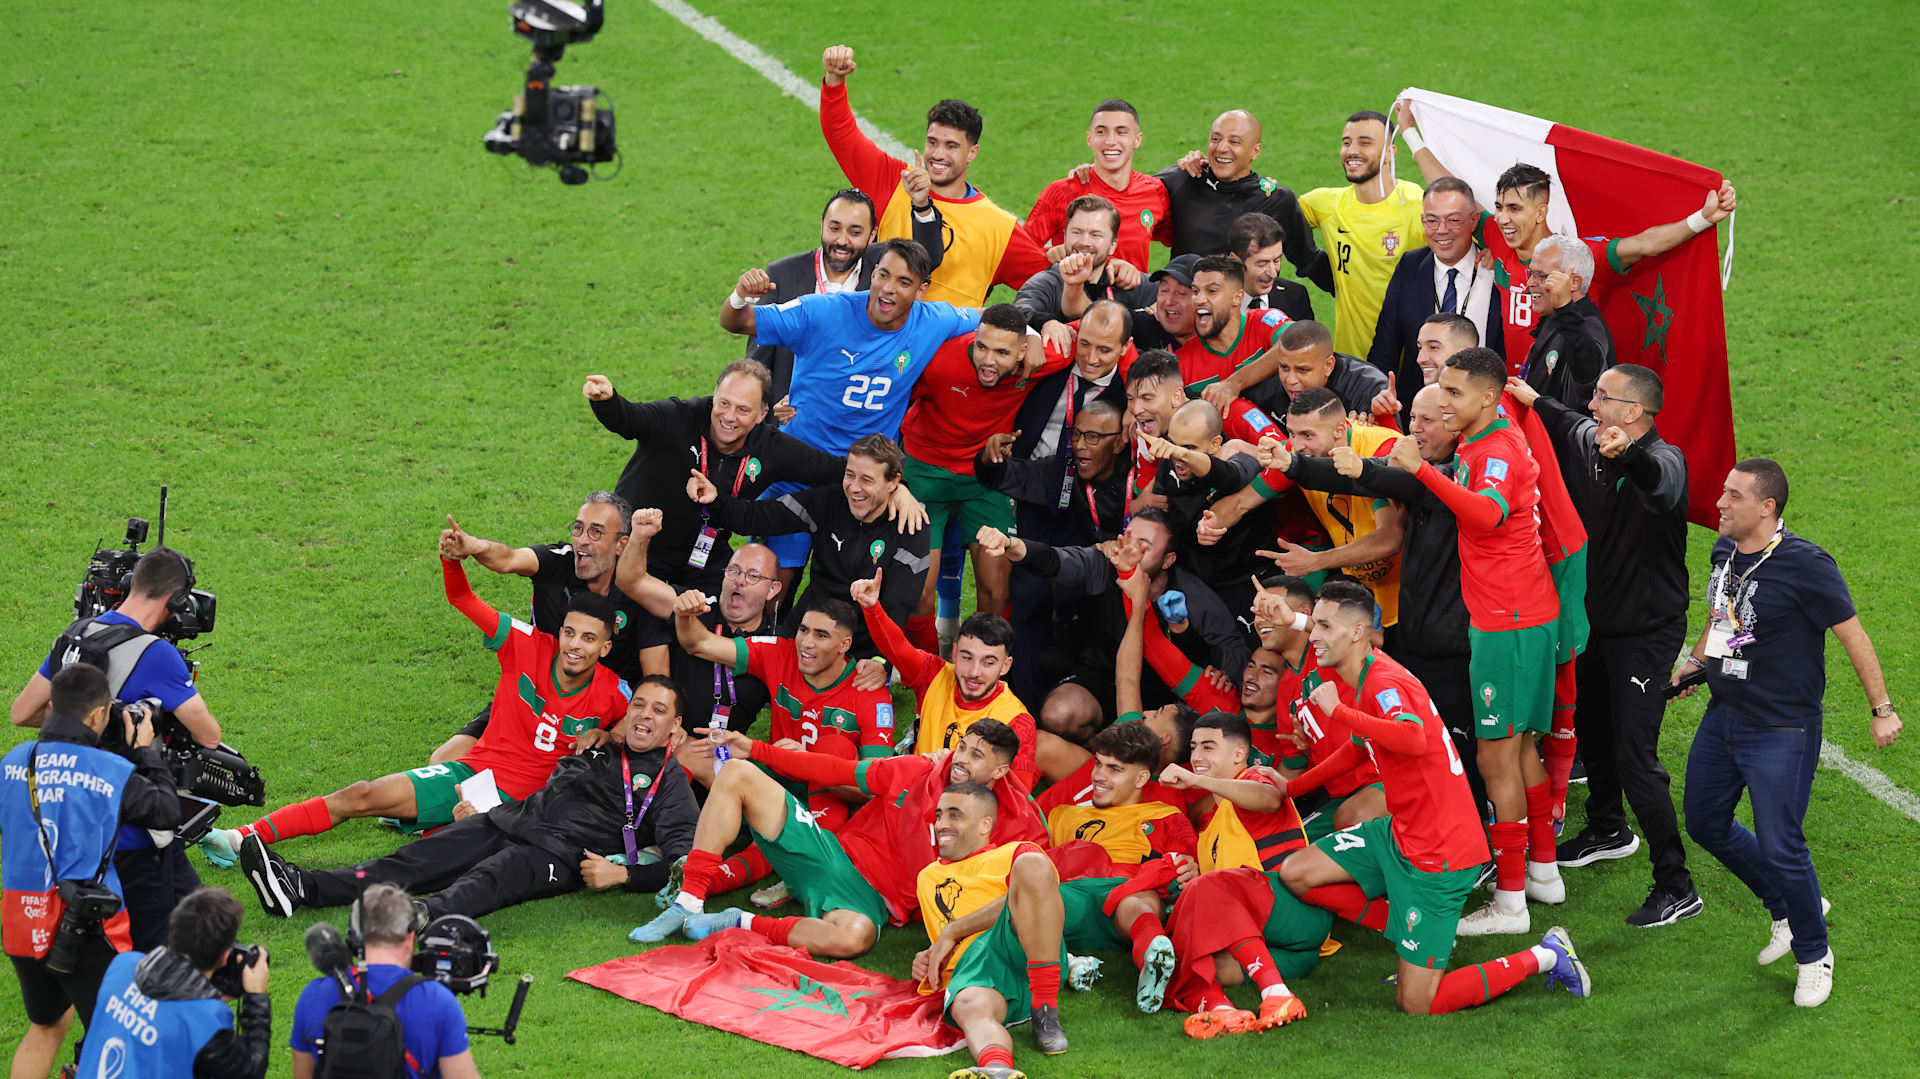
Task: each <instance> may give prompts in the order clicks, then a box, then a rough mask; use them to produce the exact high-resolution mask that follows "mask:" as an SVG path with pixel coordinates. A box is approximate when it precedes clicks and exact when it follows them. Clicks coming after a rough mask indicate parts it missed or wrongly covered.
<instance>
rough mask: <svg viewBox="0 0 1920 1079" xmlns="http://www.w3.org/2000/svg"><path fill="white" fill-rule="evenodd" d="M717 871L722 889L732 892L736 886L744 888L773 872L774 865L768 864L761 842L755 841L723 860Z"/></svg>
mask: <svg viewBox="0 0 1920 1079" xmlns="http://www.w3.org/2000/svg"><path fill="white" fill-rule="evenodd" d="M715 872H717V873H718V874H719V884H720V887H721V890H722V891H729V892H730V891H732V890H733V889H735V888H744V887H746V886H747V885H749V884H752V883H753V882H755V881H757V880H759V879H760V878H762V877H764V876H766V875H767V874H769V873H771V872H773V867H772V866H770V865H768V864H767V858H766V855H764V854H761V853H760V844H758V843H754V844H751V845H750V846H748V847H747V849H746V850H743V851H741V852H740V853H738V854H736V855H734V856H733V857H731V858H728V859H727V860H726V861H724V862H721V863H720V866H719V868H718V869H717V870H716V871H715Z"/></svg>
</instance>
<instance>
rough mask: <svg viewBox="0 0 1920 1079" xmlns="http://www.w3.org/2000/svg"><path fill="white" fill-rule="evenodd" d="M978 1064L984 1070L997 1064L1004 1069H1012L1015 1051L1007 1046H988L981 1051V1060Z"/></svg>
mask: <svg viewBox="0 0 1920 1079" xmlns="http://www.w3.org/2000/svg"><path fill="white" fill-rule="evenodd" d="M976 1063H978V1064H979V1065H980V1066H981V1067H983V1068H991V1067H993V1066H994V1065H995V1064H998V1065H1000V1066H1001V1067H1003V1068H1011V1067H1013V1049H1012V1048H1011V1047H1009V1046H1005V1045H993V1046H988V1047H987V1048H985V1049H982V1050H980V1058H979V1060H977V1061H976Z"/></svg>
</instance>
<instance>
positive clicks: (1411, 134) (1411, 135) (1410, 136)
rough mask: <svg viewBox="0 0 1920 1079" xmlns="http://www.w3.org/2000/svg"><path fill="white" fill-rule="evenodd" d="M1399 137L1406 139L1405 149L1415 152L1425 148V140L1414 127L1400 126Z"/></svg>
mask: <svg viewBox="0 0 1920 1079" xmlns="http://www.w3.org/2000/svg"><path fill="white" fill-rule="evenodd" d="M1400 137H1401V138H1402V139H1404V140H1406V144H1407V149H1409V150H1412V151H1413V152H1414V153H1416V154H1417V153H1419V152H1420V151H1422V150H1424V149H1426V148H1427V140H1425V139H1423V138H1421V137H1420V132H1419V131H1417V130H1415V129H1414V128H1411V127H1409V128H1402V129H1401V131H1400Z"/></svg>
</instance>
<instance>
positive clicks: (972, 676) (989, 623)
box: [853, 570, 1040, 787]
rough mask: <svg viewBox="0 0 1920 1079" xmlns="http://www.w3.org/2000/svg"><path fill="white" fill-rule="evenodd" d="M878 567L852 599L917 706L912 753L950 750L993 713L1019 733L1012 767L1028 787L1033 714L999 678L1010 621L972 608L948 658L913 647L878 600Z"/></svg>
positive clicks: (1007, 658) (1008, 648)
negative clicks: (909, 690)
mask: <svg viewBox="0 0 1920 1079" xmlns="http://www.w3.org/2000/svg"><path fill="white" fill-rule="evenodd" d="M880 577H881V573H880V571H878V570H876V571H874V574H873V576H872V577H871V578H869V579H867V580H864V581H855V582H854V583H853V601H854V602H855V603H858V604H859V605H860V614H861V616H862V617H864V618H865V619H866V621H867V632H868V633H870V634H872V635H873V643H874V644H875V645H876V646H878V647H879V649H880V655H881V656H883V657H885V658H886V661H887V662H888V663H891V664H893V666H894V669H895V670H897V671H899V672H900V681H901V683H902V684H903V685H905V686H906V687H907V688H909V689H911V690H913V697H914V700H915V702H917V704H918V706H919V710H918V716H919V718H918V719H917V720H916V721H915V726H916V731H915V734H914V740H913V751H914V752H915V753H937V752H939V751H940V750H943V749H953V748H955V747H956V746H958V745H959V744H960V739H961V738H962V737H963V736H964V735H965V734H966V733H967V730H968V728H970V727H972V726H973V725H974V724H975V723H978V722H979V721H981V720H983V719H993V720H998V721H999V722H1001V723H1005V724H1006V725H1007V726H1008V727H1011V728H1012V729H1013V732H1014V734H1016V735H1018V736H1019V738H1020V752H1019V754H1018V755H1017V756H1015V757H1014V759H1013V774H1014V776H1015V778H1017V779H1019V780H1020V782H1022V783H1024V784H1026V785H1027V786H1028V787H1032V786H1033V784H1034V782H1035V781H1036V780H1037V779H1039V778H1040V774H1039V772H1038V771H1036V770H1035V769H1034V765H1033V717H1032V716H1031V715H1028V714H1027V706H1026V705H1024V704H1021V703H1020V698H1019V697H1016V696H1014V694H1013V690H1012V689H1010V688H1009V687H1008V686H1007V684H1006V683H1005V682H1004V681H1002V679H1004V678H1005V677H1006V674H1007V672H1008V671H1009V670H1011V669H1012V665H1013V656H1012V652H1013V627H1012V626H1010V625H1008V624H1007V620H1006V619H1004V618H1002V617H1000V616H999V615H997V614H990V613H988V612H986V611H981V612H978V613H976V614H975V615H974V616H973V617H971V618H969V619H967V620H966V621H965V622H962V623H961V624H960V633H959V635H958V636H957V637H956V638H955V639H954V642H953V659H952V661H951V662H949V661H948V660H944V659H941V658H940V657H939V656H937V655H935V654H933V653H931V652H923V651H921V650H920V649H918V648H915V647H914V646H913V645H912V643H910V642H909V641H908V640H907V638H906V636H905V635H904V634H902V633H901V632H900V627H899V626H896V625H894V623H893V620H892V619H890V618H888V617H887V612H886V611H884V610H882V609H881V607H880Z"/></svg>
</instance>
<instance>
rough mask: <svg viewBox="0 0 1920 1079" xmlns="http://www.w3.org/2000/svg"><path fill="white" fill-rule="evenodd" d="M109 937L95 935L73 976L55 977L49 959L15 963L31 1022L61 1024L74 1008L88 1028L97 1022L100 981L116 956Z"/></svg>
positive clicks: (13, 956)
mask: <svg viewBox="0 0 1920 1079" xmlns="http://www.w3.org/2000/svg"><path fill="white" fill-rule="evenodd" d="M117 954H119V953H117V952H115V951H114V950H113V945H111V944H108V943H107V941H106V938H105V937H100V936H94V937H92V938H90V939H89V940H88V941H87V942H86V944H85V945H84V946H83V947H82V948H81V949H80V962H79V963H77V964H75V967H74V971H73V973H71V974H55V973H54V972H53V971H50V970H48V969H47V961H46V960H45V959H22V958H20V957H19V956H17V955H10V956H8V957H7V958H8V959H11V960H13V976H14V979H15V980H16V981H18V982H19V983H20V998H21V1000H22V1001H23V1002H24V1003H25V1004H26V1008H27V1022H29V1023H32V1024H33V1025H35V1026H41V1027H50V1026H52V1025H54V1024H55V1023H58V1022H59V1021H60V1017H61V1016H63V1015H65V1014H67V1009H68V1008H69V1007H71V1008H72V1009H73V1010H74V1011H76V1012H78V1013H79V1016H80V1022H81V1023H82V1024H83V1025H84V1024H86V1023H90V1022H92V1021H93V1004H94V1000H95V998H97V997H98V996H99V995H100V982H101V980H102V979H104V978H105V977H106V976H107V966H108V965H109V964H111V963H112V962H113V958H114V956H115V955H117Z"/></svg>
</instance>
